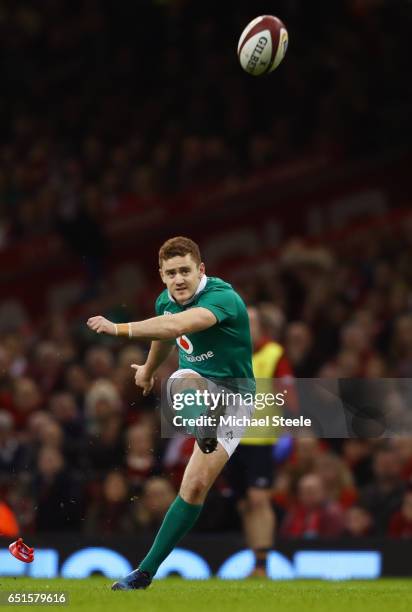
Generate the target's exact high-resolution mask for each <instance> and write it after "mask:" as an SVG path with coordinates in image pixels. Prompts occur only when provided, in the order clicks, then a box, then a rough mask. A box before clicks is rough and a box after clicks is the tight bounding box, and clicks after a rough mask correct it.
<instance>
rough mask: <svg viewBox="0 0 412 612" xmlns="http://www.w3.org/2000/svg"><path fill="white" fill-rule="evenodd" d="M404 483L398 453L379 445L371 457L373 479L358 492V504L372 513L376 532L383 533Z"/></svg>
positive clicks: (399, 501) (396, 504) (396, 505)
mask: <svg viewBox="0 0 412 612" xmlns="http://www.w3.org/2000/svg"><path fill="white" fill-rule="evenodd" d="M404 491H405V483H404V482H403V481H402V464H401V461H400V458H399V455H398V453H397V452H396V451H395V450H394V449H392V448H390V447H385V446H384V447H380V448H378V449H377V451H376V453H375V454H374V457H373V481H372V482H371V483H370V484H368V485H366V486H365V487H364V488H363V489H362V490H361V494H360V498H359V501H360V504H361V505H362V506H363V507H365V508H366V509H367V510H369V512H370V513H371V514H372V515H373V517H374V521H375V525H376V532H377V534H379V535H384V534H385V533H386V531H387V528H388V524H389V520H390V517H391V515H392V514H393V513H394V512H396V511H398V510H399V508H400V506H401V504H402V499H403V494H404Z"/></svg>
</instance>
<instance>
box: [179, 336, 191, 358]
mask: <svg viewBox="0 0 412 612" xmlns="http://www.w3.org/2000/svg"><path fill="white" fill-rule="evenodd" d="M176 344H177V346H178V347H179V348H181V349H182V351H184V352H185V353H187V354H188V355H191V354H192V353H193V344H192V343H191V342H190V340H189V338H188V337H187V336H179V338H176Z"/></svg>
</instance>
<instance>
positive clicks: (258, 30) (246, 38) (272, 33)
mask: <svg viewBox="0 0 412 612" xmlns="http://www.w3.org/2000/svg"><path fill="white" fill-rule="evenodd" d="M288 42H289V36H288V31H287V29H286V27H285V25H284V24H283V22H282V21H281V20H280V19H278V18H277V17H273V16H272V15H262V16H261V17H256V19H254V20H253V21H251V22H250V23H249V25H248V26H246V28H245V29H244V30H243V32H242V36H241V37H240V40H239V44H238V48H237V53H238V57H239V61H240V64H241V66H242V68H243V70H245V71H246V72H248V73H249V74H252V75H253V76H260V75H262V74H268V73H269V72H272V71H273V70H275V68H277V67H278V66H279V64H280V62H281V61H282V60H283V58H284V57H285V55H286V51H287V48H288Z"/></svg>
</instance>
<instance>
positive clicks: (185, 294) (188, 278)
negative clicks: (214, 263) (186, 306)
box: [160, 254, 205, 304]
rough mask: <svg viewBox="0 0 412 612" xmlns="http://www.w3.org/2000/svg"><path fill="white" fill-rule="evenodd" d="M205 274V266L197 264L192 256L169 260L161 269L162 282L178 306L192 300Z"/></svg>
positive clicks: (163, 263)
mask: <svg viewBox="0 0 412 612" xmlns="http://www.w3.org/2000/svg"><path fill="white" fill-rule="evenodd" d="M204 273H205V265H204V264H203V263H201V264H197V263H196V262H195V261H194V260H193V258H192V256H191V255H190V254H187V255H185V256H184V257H181V256H179V255H178V256H176V257H172V258H171V259H167V260H166V261H163V262H162V267H161V268H160V276H161V277H162V281H163V282H164V284H165V285H166V287H167V288H168V290H169V293H170V294H171V295H172V297H173V298H174V299H175V300H176V302H177V303H178V304H182V303H183V302H186V300H190V298H191V297H192V296H193V295H194V294H195V292H196V289H197V287H198V285H199V283H200V279H201V278H202V276H203V275H204Z"/></svg>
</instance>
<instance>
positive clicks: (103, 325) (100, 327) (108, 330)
mask: <svg viewBox="0 0 412 612" xmlns="http://www.w3.org/2000/svg"><path fill="white" fill-rule="evenodd" d="M87 326H88V327H90V329H92V330H93V331H95V332H97V333H98V334H110V335H111V336H115V335H116V326H115V324H114V323H112V322H111V321H109V320H108V319H105V318H104V317H100V316H98V317H90V319H89V320H88V321H87Z"/></svg>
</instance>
